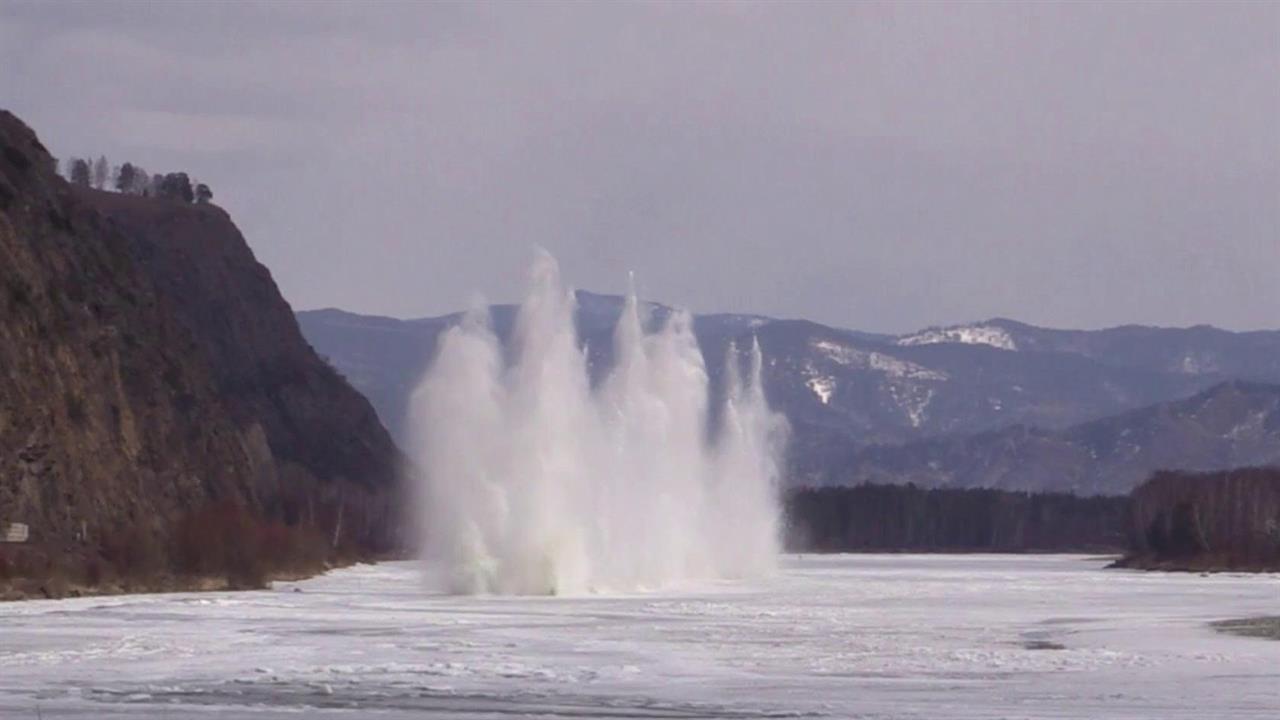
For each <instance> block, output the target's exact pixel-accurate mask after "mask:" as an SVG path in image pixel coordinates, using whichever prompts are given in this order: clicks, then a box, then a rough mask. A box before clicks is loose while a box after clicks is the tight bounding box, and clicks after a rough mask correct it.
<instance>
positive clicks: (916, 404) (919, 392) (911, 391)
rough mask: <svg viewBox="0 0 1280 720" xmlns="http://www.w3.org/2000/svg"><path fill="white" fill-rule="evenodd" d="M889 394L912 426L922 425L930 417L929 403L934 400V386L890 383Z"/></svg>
mask: <svg viewBox="0 0 1280 720" xmlns="http://www.w3.org/2000/svg"><path fill="white" fill-rule="evenodd" d="M889 396H890V397H892V398H893V402H894V404H895V405H897V406H898V407H899V408H902V412H903V413H904V414H906V416H907V422H909V423H911V427H914V428H918V427H920V426H921V425H922V424H923V423H924V421H925V419H926V418H927V417H928V414H927V412H926V411H927V410H928V408H929V403H930V402H932V401H933V388H929V387H924V386H921V385H912V384H907V383H893V384H891V385H889Z"/></svg>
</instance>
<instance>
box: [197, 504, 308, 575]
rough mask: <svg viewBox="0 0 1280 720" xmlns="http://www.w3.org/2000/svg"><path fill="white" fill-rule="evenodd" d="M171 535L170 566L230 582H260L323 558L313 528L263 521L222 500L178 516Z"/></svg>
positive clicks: (301, 570) (302, 570)
mask: <svg viewBox="0 0 1280 720" xmlns="http://www.w3.org/2000/svg"><path fill="white" fill-rule="evenodd" d="M173 539H174V543H173V547H174V556H173V566H174V570H175V571H176V572H178V573H179V574H183V575H196V576H205V577H225V578H226V580H227V582H228V584H230V585H231V586H232V587H262V586H264V585H265V584H266V582H267V579H268V576H269V575H270V574H272V573H276V572H312V571H315V570H319V569H320V568H322V567H323V566H324V563H325V561H326V560H327V559H328V553H327V548H326V547H325V544H324V541H323V538H322V537H321V536H320V535H319V534H318V533H315V532H313V531H309V530H307V529H305V528H302V527H297V526H293V527H291V526H287V525H284V524H282V523H280V522H266V521H264V520H263V519H262V518H260V517H259V516H257V515H256V514H255V513H253V512H252V511H250V510H249V509H247V508H245V507H244V506H242V505H240V504H238V503H235V502H232V501H225V500H224V501H219V502H215V503H211V504H209V505H206V506H204V507H203V508H200V509H198V510H195V511H193V512H190V513H188V514H186V515H185V516H183V517H182V518H181V519H180V520H179V521H178V523H177V525H176V527H175V530H174V537H173Z"/></svg>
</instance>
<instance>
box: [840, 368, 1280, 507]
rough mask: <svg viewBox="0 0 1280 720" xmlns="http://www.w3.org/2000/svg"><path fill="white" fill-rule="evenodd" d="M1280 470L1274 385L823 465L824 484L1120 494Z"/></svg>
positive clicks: (1219, 389)
mask: <svg viewBox="0 0 1280 720" xmlns="http://www.w3.org/2000/svg"><path fill="white" fill-rule="evenodd" d="M1277 463H1280V385H1263V384H1257V383H1248V382H1243V381H1232V382H1227V383H1222V384H1220V385H1216V386H1214V387H1212V388H1209V389H1208V390H1205V391H1204V392H1201V393H1198V394H1197V395H1195V396H1193V397H1190V398H1186V399H1183V400H1174V401H1169V402H1164V403H1159V404H1156V405H1152V406H1149V407H1145V408H1141V409H1138V410H1132V411H1129V412H1125V413H1121V414H1119V415H1115V416H1112V417H1108V418H1103V419H1101V420H1095V421H1092V422H1087V423H1082V424H1080V425H1075V426H1073V427H1070V428H1066V429H1063V430H1043V429H1038V428H1032V427H1027V426H1025V425H1015V426H1012V427H1008V428H1004V429H1002V430H996V431H992V432H986V433H979V434H976V435H963V436H955V437H943V438H933V439H929V440H923V441H918V442H913V443H907V444H905V445H898V446H875V447H866V448H856V449H853V448H851V449H850V450H849V452H847V453H846V454H844V455H838V456H835V457H832V458H830V459H829V461H828V464H827V472H828V474H827V475H826V476H825V477H824V480H825V481H826V483H827V484H834V485H847V484H859V483H864V482H879V483H884V482H894V483H903V482H911V483H915V484H917V485H920V486H924V487H961V488H976V487H984V488H1003V489H1014V490H1054V491H1071V492H1074V493H1077V494H1081V495H1092V494H1121V493H1125V492H1128V491H1130V490H1131V489H1133V488H1134V487H1136V486H1137V485H1138V484H1140V483H1141V482H1142V481H1144V480H1146V479H1147V478H1148V477H1150V476H1151V474H1152V473H1154V472H1155V471H1157V470H1171V469H1178V470H1189V471H1211V470H1225V469H1228V468H1233V467H1242V466H1262V465H1271V464H1277Z"/></svg>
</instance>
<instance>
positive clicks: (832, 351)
mask: <svg viewBox="0 0 1280 720" xmlns="http://www.w3.org/2000/svg"><path fill="white" fill-rule="evenodd" d="M812 346H813V349H814V350H817V351H818V352H819V353H821V354H822V355H825V356H826V357H827V358H828V359H830V360H831V361H833V362H836V363H838V364H840V365H844V366H846V367H852V368H865V369H867V370H873V371H876V372H882V373H884V374H885V375H888V376H889V377H891V378H895V379H909V380H946V379H947V374H946V373H943V372H938V371H936V370H930V369H929V368H927V367H925V366H923V365H920V364H917V363H913V362H910V361H908V360H903V359H901V358H896V357H893V356H892V355H886V354H884V353H880V352H875V351H870V352H868V351H866V350H859V349H858V348H852V347H848V346H846V345H841V344H839V343H836V342H832V341H830V340H815V341H813V343H812Z"/></svg>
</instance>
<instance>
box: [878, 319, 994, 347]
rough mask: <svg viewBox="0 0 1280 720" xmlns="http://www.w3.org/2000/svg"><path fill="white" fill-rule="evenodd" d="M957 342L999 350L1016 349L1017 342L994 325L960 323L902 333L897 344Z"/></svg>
mask: <svg viewBox="0 0 1280 720" xmlns="http://www.w3.org/2000/svg"><path fill="white" fill-rule="evenodd" d="M940 343H959V344H962V345H989V346H991V347H993V348H999V349H1000V350H1017V349H1018V344H1017V343H1016V342H1014V340H1013V336H1012V335H1010V334H1009V332H1008V331H1007V330H1005V329H1004V328H1002V327H998V326H995V325H962V326H958V327H950V328H933V329H930V330H923V331H921V332H918V333H916V334H914V335H904V336H902V337H900V338H898V340H897V344H898V345H906V346H910V345H937V344H940Z"/></svg>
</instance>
